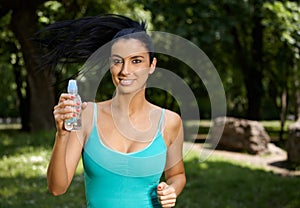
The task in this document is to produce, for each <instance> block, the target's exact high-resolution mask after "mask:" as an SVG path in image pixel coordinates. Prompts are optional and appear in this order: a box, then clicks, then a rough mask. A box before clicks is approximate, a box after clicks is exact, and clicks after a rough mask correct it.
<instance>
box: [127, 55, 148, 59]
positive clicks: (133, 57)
mask: <svg viewBox="0 0 300 208" xmlns="http://www.w3.org/2000/svg"><path fill="white" fill-rule="evenodd" d="M130 58H131V59H136V58H143V59H144V58H145V57H144V56H139V55H136V56H132V57H130Z"/></svg>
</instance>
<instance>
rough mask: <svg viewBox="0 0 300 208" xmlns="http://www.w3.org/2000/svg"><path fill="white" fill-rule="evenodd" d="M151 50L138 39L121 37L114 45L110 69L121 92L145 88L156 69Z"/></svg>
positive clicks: (131, 91)
mask: <svg viewBox="0 0 300 208" xmlns="http://www.w3.org/2000/svg"><path fill="white" fill-rule="evenodd" d="M155 66H156V59H155V58H154V59H153V61H152V63H150V57H149V51H148V50H147V48H146V47H145V45H144V44H143V43H142V42H141V41H139V40H137V39H122V38H121V39H120V40H118V41H117V42H115V43H114V44H113V45H112V48H111V57H110V71H111V74H112V80H113V83H114V85H115V86H116V87H117V90H118V92H119V93H133V92H137V91H139V90H142V89H144V88H145V85H146V81H147V79H148V76H149V74H152V73H153V72H154V70H155Z"/></svg>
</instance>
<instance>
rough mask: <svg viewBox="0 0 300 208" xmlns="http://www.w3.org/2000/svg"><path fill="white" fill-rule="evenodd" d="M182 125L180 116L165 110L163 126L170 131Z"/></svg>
mask: <svg viewBox="0 0 300 208" xmlns="http://www.w3.org/2000/svg"><path fill="white" fill-rule="evenodd" d="M181 125H182V119H181V117H180V115H179V114H178V113H176V112H174V111H171V110H168V109H166V110H165V126H166V127H167V128H170V129H171V130H174V129H177V128H179V127H180V126H181Z"/></svg>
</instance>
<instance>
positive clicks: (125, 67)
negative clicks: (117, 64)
mask: <svg viewBox="0 0 300 208" xmlns="http://www.w3.org/2000/svg"><path fill="white" fill-rule="evenodd" d="M120 74H124V75H126V74H130V68H129V63H128V62H127V61H124V62H123V64H122V68H121V71H120Z"/></svg>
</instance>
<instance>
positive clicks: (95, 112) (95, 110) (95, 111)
mask: <svg viewBox="0 0 300 208" xmlns="http://www.w3.org/2000/svg"><path fill="white" fill-rule="evenodd" d="M97 117H98V109H97V103H94V118H93V120H94V125H96V124H97Z"/></svg>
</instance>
